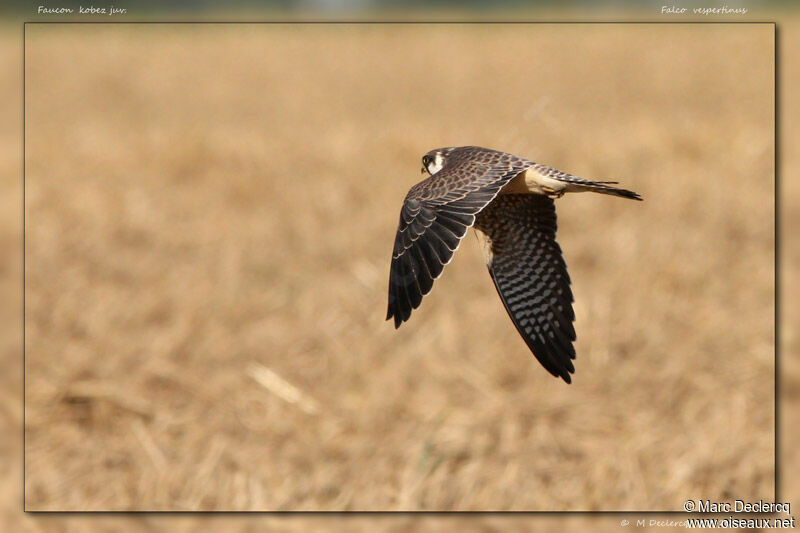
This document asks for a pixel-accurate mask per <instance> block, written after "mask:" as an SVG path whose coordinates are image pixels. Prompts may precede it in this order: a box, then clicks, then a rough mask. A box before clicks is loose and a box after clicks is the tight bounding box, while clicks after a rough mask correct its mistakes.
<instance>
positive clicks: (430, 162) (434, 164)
mask: <svg viewBox="0 0 800 533" xmlns="http://www.w3.org/2000/svg"><path fill="white" fill-rule="evenodd" d="M451 150H453V148H437V149H436V150H431V151H430V152H428V153H427V154H425V155H423V156H422V173H423V174H424V173H425V172H427V173H428V174H430V175H431V176H433V175H434V174H436V173H437V172H439V171H440V170H442V167H443V166H444V164H445V162H446V161H447V154H449V153H450V151H451Z"/></svg>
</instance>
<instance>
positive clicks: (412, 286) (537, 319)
mask: <svg viewBox="0 0 800 533" xmlns="http://www.w3.org/2000/svg"><path fill="white" fill-rule="evenodd" d="M422 172H423V173H426V172H427V173H428V174H429V176H428V177H427V178H426V179H424V180H422V181H421V182H419V183H417V184H416V185H414V186H413V187H411V189H410V190H409V191H408V194H407V195H406V198H405V200H404V201H403V207H402V209H401V211H400V223H399V225H398V228H397V236H396V237H395V241H394V251H393V253H392V263H391V268H390V272H389V310H388V313H387V314H386V320H389V319H391V318H394V326H395V328H399V327H400V325H401V324H402V323H403V322H405V321H406V320H408V319H409V317H410V316H411V311H412V310H414V309H416V308H417V307H419V305H420V302H422V297H423V296H425V295H426V294H428V293H429V292H430V291H431V288H432V287H433V281H434V280H435V279H437V278H438V277H439V276H440V275H441V274H442V270H443V269H444V266H445V265H446V264H447V263H449V262H450V260H451V259H452V258H453V254H454V253H455V251H456V250H457V249H458V246H459V244H460V242H461V239H462V238H463V237H464V235H466V233H467V230H468V229H469V228H470V227H474V228H475V230H476V233H477V235H478V238H479V240H480V241H481V242H482V245H483V250H484V255H485V258H486V265H487V267H488V268H489V275H490V276H491V277H492V281H493V282H494V286H495V288H496V289H497V293H498V294H499V295H500V299H501V300H502V301H503V305H504V306H505V308H506V311H508V316H509V317H511V321H512V322H513V323H514V326H516V328H517V331H519V334H520V335H521V336H522V338H523V340H524V341H525V343H526V344H527V345H528V348H530V350H531V352H533V355H534V356H535V357H536V359H538V360H539V362H540V363H541V364H542V366H544V367H545V368H546V369H547V370H548V371H549V372H550V373H551V374H553V375H554V376H556V377H561V378H562V379H563V380H564V381H566V382H567V383H570V382H571V381H572V379H571V377H570V374H573V373H575V367H574V365H573V364H572V360H573V359H575V348H574V346H573V342H574V341H575V328H574V327H573V322H574V321H575V313H574V311H573V309H572V302H573V301H574V300H573V297H572V290H571V289H570V284H571V281H570V278H569V274H567V265H566V263H565V262H564V259H563V257H562V255H561V248H560V247H559V245H558V243H557V242H556V210H555V203H554V201H553V200H554V199H556V198H560V197H561V196H563V195H564V193H567V192H584V191H590V192H598V193H602V194H610V195H612V196H620V197H622V198H630V199H633V200H641V199H642V198H641V196H639V195H638V194H637V193H635V192H633V191H629V190H626V189H620V188H617V187H614V186H613V185H614V184H617V182H616V181H590V180H586V179H583V178H579V177H577V176H573V175H571V174H567V173H566V172H562V171H560V170H556V169H554V168H551V167H549V166H547V165H543V164H540V163H534V162H533V161H529V160H528V159H524V158H522V157H518V156H515V155H512V154H508V153H505V152H500V151H497V150H491V149H489V148H481V147H479V146H459V147H449V148H439V149H436V150H431V151H430V152H428V153H427V154H425V155H424V156H422Z"/></svg>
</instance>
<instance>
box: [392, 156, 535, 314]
mask: <svg viewBox="0 0 800 533" xmlns="http://www.w3.org/2000/svg"><path fill="white" fill-rule="evenodd" d="M458 150H461V152H458V153H455V154H451V157H450V158H449V159H448V162H447V163H446V164H445V166H444V167H443V168H442V169H441V170H440V171H439V172H437V173H436V174H434V175H433V176H431V177H429V178H428V179H426V180H423V181H421V182H420V183H418V184H416V185H415V186H413V187H412V188H411V190H410V191H409V192H408V195H407V196H406V198H405V201H404V202H403V208H402V210H401V211H400V223H399V224H398V228H397V236H396V237H395V241H394V251H393V253H392V265H391V269H390V273H389V307H388V311H387V314H386V319H387V320H389V319H390V318H392V317H394V325H395V328H398V327H400V324H402V323H403V322H404V321H406V320H408V318H409V317H410V316H411V311H412V310H413V309H416V308H417V307H419V304H420V302H421V301H422V297H423V296H424V295H426V294H428V293H429V292H430V290H431V288H432V287H433V280H435V279H436V278H438V277H439V276H440V275H441V273H442V270H443V269H444V266H445V265H446V264H447V263H449V262H450V260H451V259H452V258H453V253H454V252H455V251H456V249H458V246H459V243H460V242H461V239H462V238H463V237H464V235H465V234H466V233H467V229H469V228H470V226H472V225H473V224H474V223H475V215H476V214H477V213H479V212H480V211H481V210H482V209H483V208H484V207H486V205H487V204H489V203H490V202H491V201H492V200H493V199H494V198H495V196H497V193H498V192H499V191H500V189H502V188H503V186H504V185H506V184H507V183H508V182H509V181H510V180H511V179H513V178H514V177H515V176H516V175H517V174H519V173H520V172H522V171H523V170H525V169H526V168H527V167H528V166H530V164H531V162H530V161H527V160H525V159H522V158H518V157H516V156H512V155H511V154H505V153H503V152H495V151H494V150H486V149H483V148H477V147H467V148H462V149H458Z"/></svg>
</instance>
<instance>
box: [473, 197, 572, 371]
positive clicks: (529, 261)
mask: <svg viewBox="0 0 800 533" xmlns="http://www.w3.org/2000/svg"><path fill="white" fill-rule="evenodd" d="M475 228H476V229H477V230H479V231H481V232H482V233H483V234H484V236H485V238H486V239H487V241H486V246H485V253H486V262H487V266H488V267H489V274H490V275H491V276H492V280H493V281H494V285H495V287H496V288H497V292H498V294H500V299H501V300H502V301H503V305H505V307H506V311H508V315H509V316H510V317H511V320H512V322H514V325H515V326H516V327H517V330H518V331H519V333H520V335H522V338H523V339H525V342H526V343H527V345H528V347H529V348H530V349H531V351H532V352H533V355H534V356H536V358H537V359H538V360H539V362H540V363H542V365H543V366H544V367H545V368H546V369H547V370H548V371H549V372H550V373H551V374H553V375H554V376H560V377H561V378H562V379H564V381H566V382H567V383H569V382H570V381H571V379H570V373H571V372H575V367H574V366H573V364H572V359H575V348H574V347H573V345H572V343H573V341H574V340H575V328H574V327H573V326H572V322H573V321H574V320H575V313H574V312H573V310H572V302H573V298H572V290H571V289H570V279H569V274H567V265H566V263H565V262H564V258H563V257H562V256H561V248H560V247H559V245H558V243H557V242H556V209H555V204H554V203H553V200H551V199H550V198H547V197H546V196H540V195H535V194H505V195H502V196H499V197H498V198H497V199H496V200H495V201H494V202H492V203H491V204H490V205H489V206H488V207H487V208H486V209H484V210H483V211H482V212H481V213H480V214H479V215H478V217H477V221H476V223H475Z"/></svg>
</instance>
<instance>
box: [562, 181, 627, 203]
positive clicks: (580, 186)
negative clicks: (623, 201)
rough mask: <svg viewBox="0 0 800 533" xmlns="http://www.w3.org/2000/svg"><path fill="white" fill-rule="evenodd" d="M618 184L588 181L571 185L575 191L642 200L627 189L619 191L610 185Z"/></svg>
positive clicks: (614, 182)
mask: <svg viewBox="0 0 800 533" xmlns="http://www.w3.org/2000/svg"><path fill="white" fill-rule="evenodd" d="M612 183H613V184H616V183H619V182H617V181H589V180H581V181H580V182H573V183H572V184H571V185H572V186H573V188H574V189H575V190H584V191H589V192H599V193H600V194H610V195H611V196H621V197H622V198H630V199H631V200H639V201H641V200H642V197H641V196H640V195H639V193H636V192H633V191H629V190H628V189H620V188H619V187H613V186H612V185H611V184H612Z"/></svg>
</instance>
